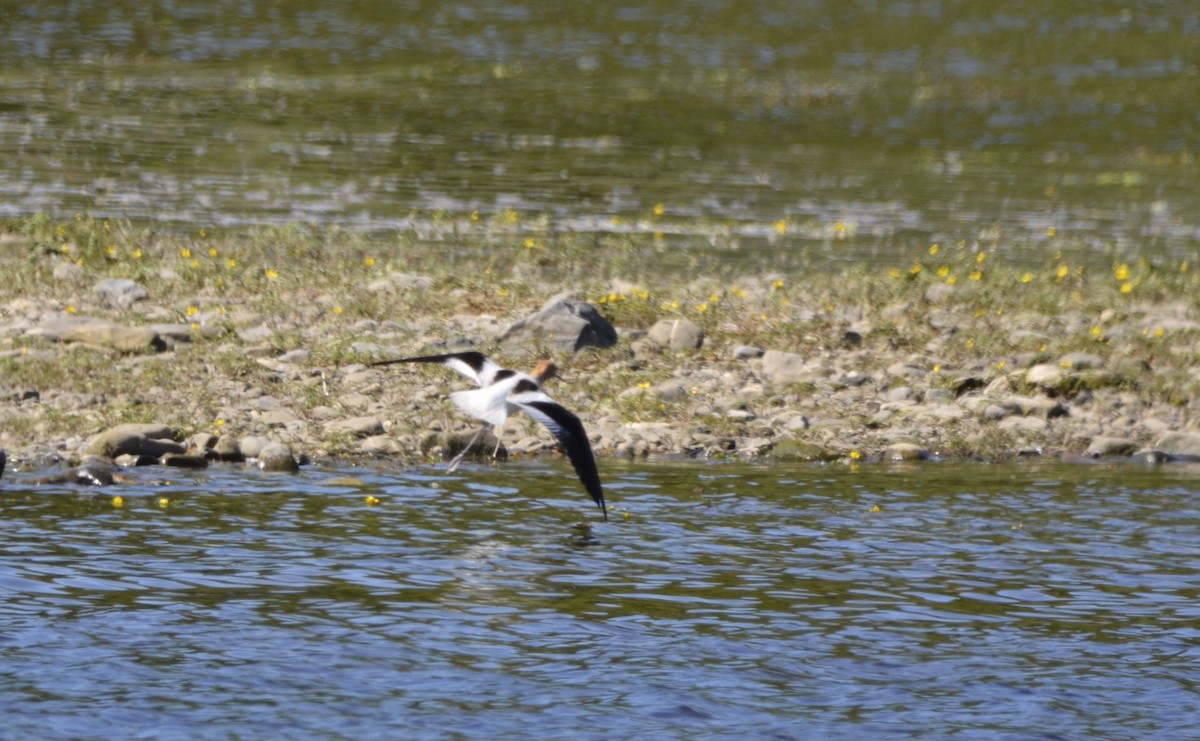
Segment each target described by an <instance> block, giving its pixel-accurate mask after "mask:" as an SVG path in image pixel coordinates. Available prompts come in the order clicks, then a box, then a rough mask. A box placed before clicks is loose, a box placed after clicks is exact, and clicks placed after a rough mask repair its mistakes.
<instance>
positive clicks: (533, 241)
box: [525, 237, 537, 250]
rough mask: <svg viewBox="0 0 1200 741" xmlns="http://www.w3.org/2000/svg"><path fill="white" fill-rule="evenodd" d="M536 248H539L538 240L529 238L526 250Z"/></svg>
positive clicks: (526, 241)
mask: <svg viewBox="0 0 1200 741" xmlns="http://www.w3.org/2000/svg"><path fill="white" fill-rule="evenodd" d="M534 247H537V240H536V239H534V238H533V237H529V238H527V239H526V240H525V249H527V250H531V249H533V248H534Z"/></svg>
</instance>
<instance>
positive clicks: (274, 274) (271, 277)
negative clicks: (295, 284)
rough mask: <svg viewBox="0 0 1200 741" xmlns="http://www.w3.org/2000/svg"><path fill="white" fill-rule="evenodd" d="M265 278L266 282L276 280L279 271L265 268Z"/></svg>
mask: <svg viewBox="0 0 1200 741" xmlns="http://www.w3.org/2000/svg"><path fill="white" fill-rule="evenodd" d="M266 276H267V280H275V279H276V278H278V277H279V271H278V270H276V269H275V268H267V270H266Z"/></svg>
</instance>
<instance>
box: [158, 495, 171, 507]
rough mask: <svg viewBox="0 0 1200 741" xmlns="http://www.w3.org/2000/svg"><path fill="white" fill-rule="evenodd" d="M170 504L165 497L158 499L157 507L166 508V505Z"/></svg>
mask: <svg viewBox="0 0 1200 741" xmlns="http://www.w3.org/2000/svg"><path fill="white" fill-rule="evenodd" d="M170 503H171V500H170V499H167V498H166V497H159V498H158V506H159V507H166V506H167V505H168V504H170Z"/></svg>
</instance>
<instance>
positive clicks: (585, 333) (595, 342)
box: [500, 297, 617, 350]
mask: <svg viewBox="0 0 1200 741" xmlns="http://www.w3.org/2000/svg"><path fill="white" fill-rule="evenodd" d="M527 341H535V342H546V343H549V344H553V345H558V346H559V347H569V348H571V349H572V350H579V349H582V348H584V347H612V346H613V345H615V344H617V330H615V329H613V326H612V325H611V324H609V323H608V320H607V319H605V318H604V317H603V316H601V314H600V312H599V311H597V310H596V307H595V306H592V305H591V304H589V303H588V302H587V301H581V300H579V299H571V298H558V297H556V298H552V299H550V300H549V301H548V302H546V305H545V306H543V307H542V309H541V311H539V312H537V313H536V314H533V315H532V316H528V317H525V318H524V319H518V320H517V321H515V322H513V323H512V324H510V325H509V326H508V329H506V330H504V332H503V333H502V334H501V335H500V342H501V344H505V345H511V344H518V343H522V342H527Z"/></svg>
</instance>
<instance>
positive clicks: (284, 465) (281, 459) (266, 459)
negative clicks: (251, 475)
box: [258, 443, 300, 472]
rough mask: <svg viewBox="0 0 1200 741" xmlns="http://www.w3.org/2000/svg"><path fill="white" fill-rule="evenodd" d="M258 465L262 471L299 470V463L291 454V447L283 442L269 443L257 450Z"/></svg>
mask: <svg viewBox="0 0 1200 741" xmlns="http://www.w3.org/2000/svg"><path fill="white" fill-rule="evenodd" d="M258 467H259V468H261V469H262V470H264V471H285V472H294V471H299V470H300V464H299V463H297V462H296V458H295V456H293V455H292V449H291V448H289V447H288V446H286V445H284V444H283V443H270V444H269V445H267V446H266V447H265V448H263V449H262V450H260V451H258Z"/></svg>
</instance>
